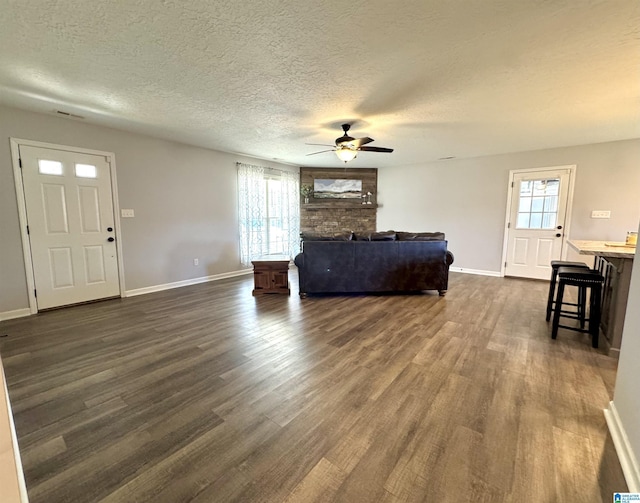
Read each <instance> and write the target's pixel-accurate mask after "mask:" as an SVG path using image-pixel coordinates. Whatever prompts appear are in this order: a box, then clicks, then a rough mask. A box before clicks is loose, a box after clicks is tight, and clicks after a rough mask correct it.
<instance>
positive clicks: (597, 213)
mask: <svg viewBox="0 0 640 503" xmlns="http://www.w3.org/2000/svg"><path fill="white" fill-rule="evenodd" d="M591 218H611V212H610V211H609V210H593V211H592V212H591Z"/></svg>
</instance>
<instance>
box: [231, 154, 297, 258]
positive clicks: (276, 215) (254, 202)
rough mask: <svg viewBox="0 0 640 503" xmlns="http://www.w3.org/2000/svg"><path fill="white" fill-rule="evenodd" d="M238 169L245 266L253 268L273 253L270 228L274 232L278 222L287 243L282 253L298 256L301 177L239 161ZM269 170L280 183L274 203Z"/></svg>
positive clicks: (241, 236) (284, 244)
mask: <svg viewBox="0 0 640 503" xmlns="http://www.w3.org/2000/svg"><path fill="white" fill-rule="evenodd" d="M237 166H238V202H239V211H238V217H239V219H238V220H239V231H240V260H241V262H242V264H244V265H245V266H251V261H252V260H255V259H256V258H258V257H260V256H263V255H268V254H269V253H272V252H273V251H272V250H270V246H269V232H270V229H271V232H273V225H274V223H273V222H277V223H276V224H275V225H277V231H278V232H279V233H280V234H282V240H283V241H284V243H283V244H282V245H281V247H282V249H281V250H278V251H279V253H284V254H285V255H287V256H289V257H290V258H292V257H295V255H296V254H297V253H298V252H299V250H300V238H299V236H300V195H299V194H300V182H299V175H298V174H297V173H294V172H290V171H278V170H270V169H269V168H264V167H262V166H256V165H253V164H244V163H240V162H239V163H237ZM267 171H268V172H269V176H272V177H275V178H277V179H279V180H280V184H279V186H280V194H278V195H277V196H278V197H274V198H273V201H267V182H266V178H265V175H266V172H267ZM268 203H269V204H268ZM267 206H268V208H267ZM270 221H271V227H270Z"/></svg>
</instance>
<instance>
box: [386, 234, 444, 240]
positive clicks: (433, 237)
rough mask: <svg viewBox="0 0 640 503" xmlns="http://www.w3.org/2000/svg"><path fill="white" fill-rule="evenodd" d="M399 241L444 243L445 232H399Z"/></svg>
mask: <svg viewBox="0 0 640 503" xmlns="http://www.w3.org/2000/svg"><path fill="white" fill-rule="evenodd" d="M397 235H398V241H442V240H444V232H398V233H397Z"/></svg>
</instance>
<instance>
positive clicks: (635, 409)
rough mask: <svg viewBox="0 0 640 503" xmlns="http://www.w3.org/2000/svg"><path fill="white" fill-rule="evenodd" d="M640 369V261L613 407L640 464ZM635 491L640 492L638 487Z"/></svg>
mask: <svg viewBox="0 0 640 503" xmlns="http://www.w3.org/2000/svg"><path fill="white" fill-rule="evenodd" d="M639 232H640V229H639ZM638 369H640V260H634V264H633V272H632V274H631V287H630V289H629V300H628V302H627V314H626V317H625V320H624V330H623V332H622V347H621V348H620V361H619V363H618V373H617V375H616V387H615V391H614V394H613V403H614V405H615V408H616V410H617V412H618V416H619V418H620V423H621V426H622V428H623V429H624V432H625V433H626V434H627V438H628V440H629V444H628V448H629V449H630V450H631V455H632V456H633V457H634V458H635V459H636V461H638V460H640V405H639V404H640V387H638ZM636 467H637V465H636ZM636 476H640V473H636ZM639 483H640V479H638V480H637V481H636V484H639ZM634 490H636V491H638V490H640V489H639V487H636V488H635V489H634Z"/></svg>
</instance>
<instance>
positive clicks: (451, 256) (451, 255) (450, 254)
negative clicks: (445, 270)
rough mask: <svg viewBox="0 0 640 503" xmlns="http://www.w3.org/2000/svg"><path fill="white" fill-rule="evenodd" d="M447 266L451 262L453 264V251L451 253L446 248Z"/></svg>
mask: <svg viewBox="0 0 640 503" xmlns="http://www.w3.org/2000/svg"><path fill="white" fill-rule="evenodd" d="M446 261H447V266H450V265H451V264H453V253H451V252H450V251H449V250H447V258H446Z"/></svg>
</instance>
